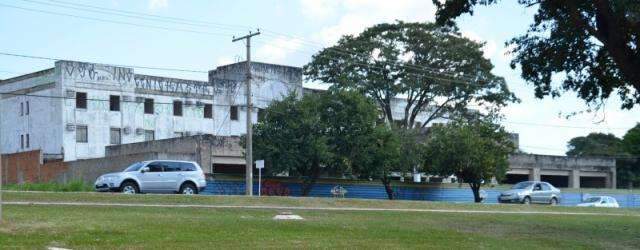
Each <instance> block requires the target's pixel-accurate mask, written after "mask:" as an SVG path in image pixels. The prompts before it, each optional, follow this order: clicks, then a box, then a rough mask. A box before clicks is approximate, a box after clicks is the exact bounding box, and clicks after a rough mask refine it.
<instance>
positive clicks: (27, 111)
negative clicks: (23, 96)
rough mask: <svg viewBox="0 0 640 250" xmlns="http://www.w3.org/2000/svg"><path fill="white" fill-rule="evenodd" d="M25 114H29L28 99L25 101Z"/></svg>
mask: <svg viewBox="0 0 640 250" xmlns="http://www.w3.org/2000/svg"><path fill="white" fill-rule="evenodd" d="M25 111H26V112H25V114H27V115H28V114H29V101H27V102H26V110H25Z"/></svg>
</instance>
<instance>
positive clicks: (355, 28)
mask: <svg viewBox="0 0 640 250" xmlns="http://www.w3.org/2000/svg"><path fill="white" fill-rule="evenodd" d="M305 2H308V0H302V3H303V4H302V6H303V8H305V6H307V7H310V5H305V4H306V3H305ZM320 2H323V1H320ZM315 4H317V5H319V6H321V7H320V9H318V10H304V9H303V11H305V12H309V11H312V12H317V13H315V16H314V15H313V14H308V17H309V18H310V19H314V18H317V17H318V16H324V17H326V16H327V15H332V14H333V15H336V16H337V22H336V23H335V24H333V25H329V26H327V27H325V28H323V29H322V30H321V31H320V32H318V33H316V34H314V36H313V37H314V39H315V40H318V41H321V42H322V43H323V44H325V45H331V44H333V43H335V42H336V41H337V40H338V39H339V38H340V37H341V36H343V35H347V34H358V33H360V32H362V31H363V30H364V29H365V28H367V27H369V26H372V25H374V24H378V23H383V22H394V21H395V20H402V21H423V22H424V21H433V20H434V16H435V7H434V6H433V4H432V3H431V1H424V0H396V1H389V0H344V1H333V2H332V3H328V4H327V3H315ZM338 14H339V15H338Z"/></svg>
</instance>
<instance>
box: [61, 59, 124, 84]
mask: <svg viewBox="0 0 640 250" xmlns="http://www.w3.org/2000/svg"><path fill="white" fill-rule="evenodd" d="M62 63H63V67H62V71H63V74H64V76H65V77H67V78H70V79H74V80H87V81H95V82H116V83H121V84H123V83H127V82H130V81H131V80H133V76H134V74H133V69H129V68H120V67H114V66H108V65H101V64H93V63H84V62H62Z"/></svg>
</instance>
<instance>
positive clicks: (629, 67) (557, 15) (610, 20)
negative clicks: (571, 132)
mask: <svg viewBox="0 0 640 250" xmlns="http://www.w3.org/2000/svg"><path fill="white" fill-rule="evenodd" d="M433 2H434V4H435V5H436V6H437V7H438V11H437V13H436V15H437V17H436V19H437V22H438V23H439V24H443V25H449V26H452V25H453V24H454V22H453V19H454V18H456V17H458V16H460V15H462V14H464V13H470V14H473V11H474V7H475V6H477V5H493V4H496V3H497V2H498V0H447V1H445V2H442V1H440V0H433ZM518 2H519V3H520V4H521V5H523V6H524V7H533V6H537V8H538V11H537V13H536V14H535V16H534V21H533V23H532V24H531V25H530V26H529V29H528V31H527V33H526V34H524V35H522V36H519V37H516V38H513V39H512V40H510V41H509V42H508V43H507V44H509V45H513V46H514V49H513V50H512V52H513V53H514V54H515V57H514V59H513V60H512V61H511V67H512V68H515V66H516V65H520V66H521V68H522V73H521V75H522V77H523V78H524V79H525V80H527V81H529V82H531V83H533V85H534V86H535V94H536V97H538V98H543V97H544V96H548V95H551V96H552V97H557V96H559V95H560V94H561V93H562V92H566V91H575V92H577V95H578V97H580V98H582V99H584V100H585V101H586V102H587V103H588V104H594V103H598V101H599V100H602V99H606V98H608V97H609V96H610V95H611V93H613V92H614V91H617V94H618V96H619V97H620V99H621V100H622V107H621V108H622V109H631V108H632V107H633V106H634V105H636V104H640V70H638V69H640V2H639V1H636V0H593V1H558V0H518ZM558 73H561V74H563V75H564V76H565V77H564V81H563V82H562V84H561V86H552V76H553V75H554V74H558Z"/></svg>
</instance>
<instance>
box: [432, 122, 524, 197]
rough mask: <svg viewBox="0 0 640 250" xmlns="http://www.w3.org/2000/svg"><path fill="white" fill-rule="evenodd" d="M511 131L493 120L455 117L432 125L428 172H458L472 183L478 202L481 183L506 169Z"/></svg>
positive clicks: (455, 173) (443, 173)
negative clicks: (464, 119)
mask: <svg viewBox="0 0 640 250" xmlns="http://www.w3.org/2000/svg"><path fill="white" fill-rule="evenodd" d="M513 150H514V146H513V142H512V141H511V140H510V139H509V134H508V133H507V132H506V131H505V130H504V129H503V128H502V127H501V126H499V125H497V124H495V123H493V122H491V121H490V120H473V121H463V120H461V121H455V122H451V123H449V124H446V125H444V126H436V127H433V128H432V129H431V131H430V133H429V138H428V140H427V145H426V156H427V157H426V161H427V164H426V165H427V170H428V172H431V173H434V174H438V175H441V176H449V175H452V174H454V175H456V176H457V177H458V178H460V179H462V181H464V182H466V183H468V184H469V187H471V190H472V191H473V196H474V200H475V202H481V199H480V186H481V185H482V183H483V182H484V181H489V180H491V178H492V177H496V179H501V178H503V177H504V175H505V174H506V172H507V168H508V161H507V159H508V155H509V153H511V152H513Z"/></svg>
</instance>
